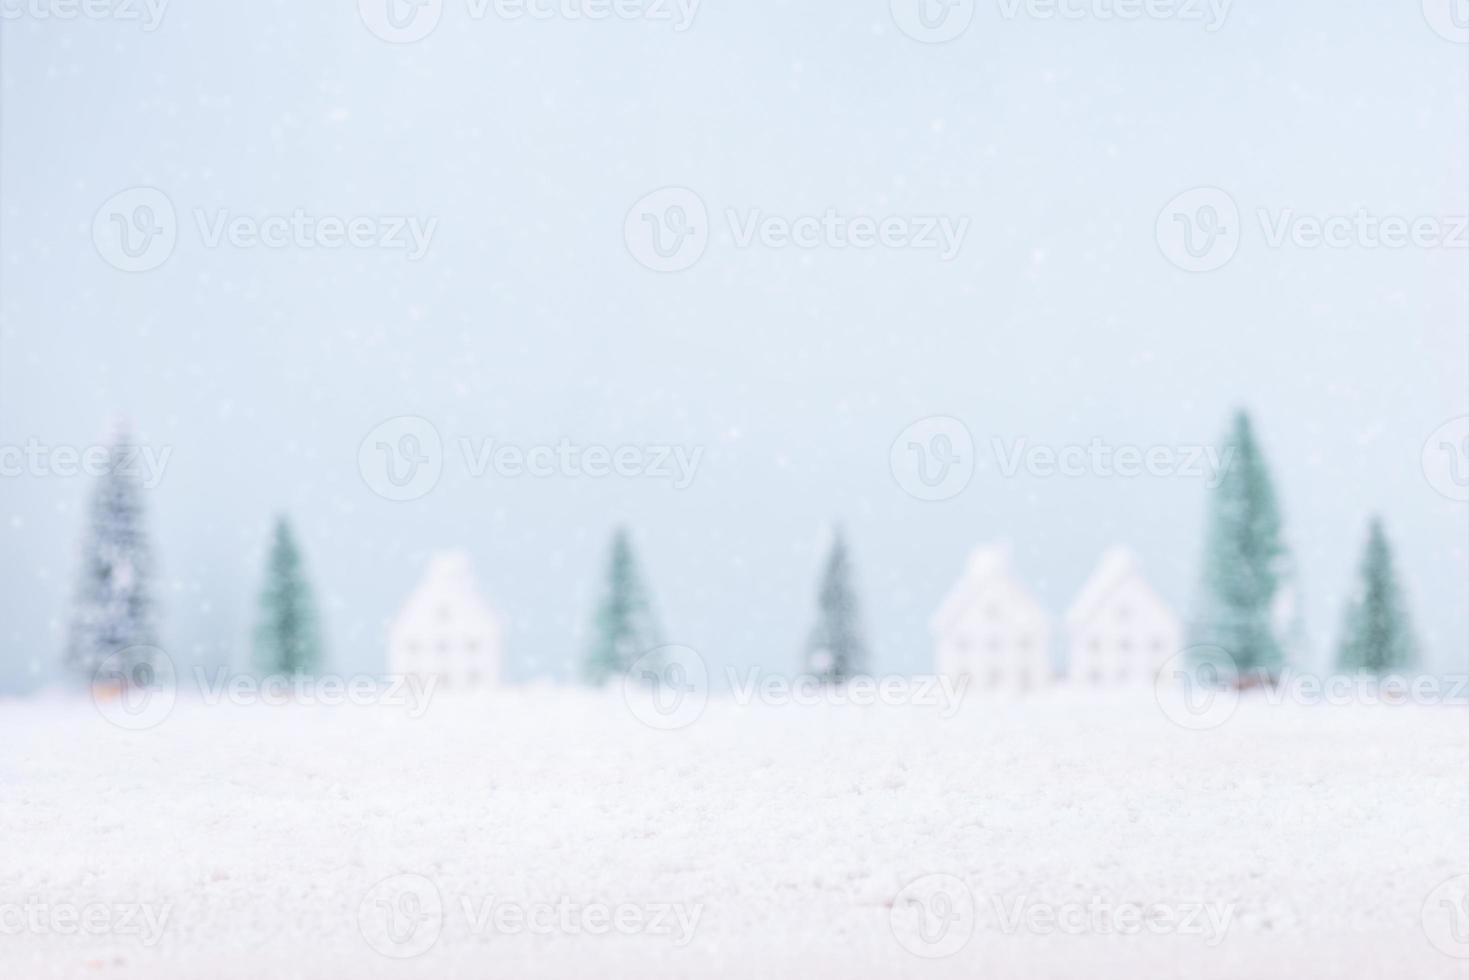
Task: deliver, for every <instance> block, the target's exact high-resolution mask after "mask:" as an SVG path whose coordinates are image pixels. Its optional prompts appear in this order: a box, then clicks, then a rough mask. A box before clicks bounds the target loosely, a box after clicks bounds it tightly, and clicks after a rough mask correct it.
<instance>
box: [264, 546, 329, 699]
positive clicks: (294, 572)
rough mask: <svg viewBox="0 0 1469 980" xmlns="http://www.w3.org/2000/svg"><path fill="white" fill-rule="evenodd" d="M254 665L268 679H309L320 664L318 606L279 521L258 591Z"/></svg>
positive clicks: (296, 552) (295, 548)
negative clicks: (263, 578)
mask: <svg viewBox="0 0 1469 980" xmlns="http://www.w3.org/2000/svg"><path fill="white" fill-rule="evenodd" d="M255 662H256V665H257V666H258V667H259V669H260V671H261V672H262V673H264V674H265V675H266V676H276V675H285V676H288V677H294V676H302V675H310V674H312V673H314V672H315V671H316V669H317V668H318V667H319V666H320V665H321V633H320V628H319V625H318V623H317V617H316V602H315V599H314V597H313V595H312V592H311V583H310V582H309V581H307V578H306V570H305V567H304V565H303V562H302V560H301V549H300V548H299V547H298V546H297V545H296V537H295V535H294V534H293V533H292V532H291V525H290V523H289V522H288V521H287V520H286V519H285V518H284V517H279V518H277V519H276V523H275V538H274V540H273V541H272V543H271V546H270V555H269V557H268V558H267V560H266V566H265V587H264V588H263V589H262V590H261V592H260V619H259V622H258V624H257V625H256V628H255Z"/></svg>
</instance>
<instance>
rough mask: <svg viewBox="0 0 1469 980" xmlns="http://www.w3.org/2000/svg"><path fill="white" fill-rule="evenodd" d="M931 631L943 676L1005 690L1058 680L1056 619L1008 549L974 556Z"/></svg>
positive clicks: (983, 551) (988, 550)
mask: <svg viewBox="0 0 1469 980" xmlns="http://www.w3.org/2000/svg"><path fill="white" fill-rule="evenodd" d="M931 629H932V631H933V637H934V646H935V654H934V660H935V666H936V669H937V670H938V672H939V673H940V674H944V675H948V676H951V677H961V676H964V675H968V676H969V677H970V678H971V683H972V684H973V686H974V687H975V688H991V689H1000V690H1026V689H1029V688H1034V687H1039V686H1042V685H1045V684H1048V683H1050V681H1051V679H1052V673H1053V672H1052V667H1051V657H1050V649H1051V646H1050V644H1051V624H1050V619H1049V617H1048V616H1047V615H1046V611H1045V609H1043V608H1042V607H1041V605H1040V603H1039V602H1037V601H1036V600H1035V598H1034V597H1032V596H1031V594H1030V593H1029V592H1028V591H1027V590H1026V589H1025V587H1024V586H1022V585H1021V584H1020V583H1019V581H1017V579H1016V578H1015V575H1014V573H1013V572H1012V571H1011V568H1010V552H1009V549H1008V548H1005V547H982V548H979V549H976V550H975V551H974V553H973V554H971V555H970V556H969V565H968V567H967V568H966V569H965V572H964V577H963V578H962V579H960V580H959V583H958V584H957V585H955V586H954V588H953V589H951V590H950V592H949V594H948V596H947V598H945V599H944V602H943V605H942V606H940V607H939V611H938V612H937V613H936V614H935V615H934V617H933V621H932V624H931Z"/></svg>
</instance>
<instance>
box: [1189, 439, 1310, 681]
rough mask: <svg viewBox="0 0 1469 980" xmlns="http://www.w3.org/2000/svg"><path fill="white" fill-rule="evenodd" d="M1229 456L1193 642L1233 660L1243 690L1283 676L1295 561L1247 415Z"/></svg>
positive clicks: (1218, 491) (1216, 501)
mask: <svg viewBox="0 0 1469 980" xmlns="http://www.w3.org/2000/svg"><path fill="white" fill-rule="evenodd" d="M1226 453H1227V455H1226V456H1225V457H1224V458H1225V464H1224V470H1223V472H1222V474H1221V475H1220V481H1219V484H1218V486H1217V487H1216V488H1215V490H1214V495H1213V499H1212V505H1211V512H1210V517H1209V528H1208V537H1207V543H1206V551H1205V558H1204V582H1203V584H1204V601H1203V604H1202V608H1201V610H1200V612H1199V615H1198V618H1197V619H1196V621H1195V623H1194V629H1193V642H1194V643H1195V644H1201V645H1208V646H1215V647H1219V648H1221V649H1223V650H1224V651H1225V652H1226V653H1228V654H1229V655H1230V657H1232V658H1233V662H1234V663H1233V666H1234V667H1236V668H1237V669H1238V671H1239V675H1240V677H1239V680H1240V681H1241V683H1252V682H1254V681H1266V680H1270V679H1273V678H1274V677H1276V676H1278V675H1279V673H1280V670H1281V667H1282V665H1283V664H1284V662H1285V654H1286V646H1287V643H1288V641H1289V640H1290V639H1291V634H1292V632H1293V628H1294V615H1295V613H1294V594H1293V582H1292V580H1291V578H1292V576H1291V565H1290V554H1289V552H1288V550H1287V548H1286V545H1285V542H1284V539H1283V535H1282V530H1281V518H1280V511H1279V508H1278V507H1277V504H1276V498H1275V489H1274V487H1273V486H1272V485H1271V481H1270V474H1269V471H1268V468H1267V466H1266V463H1265V458H1264V456H1263V454H1262V453H1261V450H1260V446H1259V443H1258V442H1257V441H1256V438H1255V433H1254V428H1253V426H1252V425H1251V424H1250V419H1249V416H1248V415H1246V414H1245V413H1244V412H1239V413H1238V414H1236V416H1235V418H1234V424H1233V427H1232V430H1231V432H1230V434H1229V436H1228V438H1227V439H1226ZM1206 659H1207V658H1206Z"/></svg>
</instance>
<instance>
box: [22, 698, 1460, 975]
mask: <svg viewBox="0 0 1469 980" xmlns="http://www.w3.org/2000/svg"><path fill="white" fill-rule="evenodd" d="M0 719H3V734H4V738H5V743H6V744H7V745H8V746H9V747H10V751H9V752H8V753H7V755H6V760H7V761H6V762H4V763H3V765H0V825H3V827H4V831H5V845H6V851H5V854H6V857H5V860H4V861H3V862H0V906H5V907H6V908H8V909H12V910H13V909H15V908H16V907H17V906H19V905H25V904H26V903H30V904H31V905H35V904H37V903H44V904H47V905H51V906H55V905H59V904H65V903H71V904H75V905H85V904H87V903H94V902H102V903H107V904H108V905H109V906H121V905H126V904H129V903H144V904H146V905H148V906H149V907H150V908H151V909H152V910H153V913H154V914H155V915H156V914H157V913H158V912H159V910H161V909H162V908H164V907H165V906H167V909H168V915H167V918H166V920H165V921H164V922H163V925H162V928H161V933H160V935H159V937H158V939H157V941H156V943H152V944H145V943H144V942H143V940H142V938H140V937H139V936H138V935H136V934H127V935H116V934H108V935H96V936H93V935H62V934H59V930H58V929H56V928H51V927H49V926H48V927H45V928H24V929H16V928H15V927H14V926H15V923H16V922H17V919H16V918H15V916H16V914H17V913H16V912H14V911H11V912H9V913H6V917H0V928H3V929H4V930H5V935H4V936H3V942H0V977H7V978H17V980H50V978H71V977H107V978H112V977H117V978H123V977H138V978H143V977H146V978H149V980H165V978H180V980H195V978H201V977H211V978H233V977H239V978H252V980H253V978H258V977H262V976H270V977H274V978H282V980H285V978H292V977H328V976H331V977H353V978H373V977H434V978H444V977H449V978H453V977H464V978H470V977H473V978H483V977H491V976H494V977H517V978H522V977H573V976H576V977H579V976H599V977H680V978H682V977H695V976H698V977H754V976H761V977H787V976H799V977H803V978H818V977H899V976H902V977H954V978H959V977H963V978H972V977H977V976H991V977H1056V978H1060V977H1074V976H1086V977H1089V978H1101V977H1128V978H1132V977H1168V976H1189V977H1218V978H1230V980H1234V978H1238V977H1246V976H1248V977H1267V978H1268V977H1280V978H1291V980H1296V978H1299V977H1304V976H1320V977H1387V976H1394V977H1409V976H1411V977H1415V978H1432V977H1449V976H1463V975H1464V974H1465V971H1466V970H1469V961H1466V960H1463V959H1456V958H1454V957H1453V956H1451V955H1448V954H1446V953H1445V952H1443V951H1441V950H1440V949H1438V948H1435V946H1434V944H1433V942H1432V941H1431V936H1430V934H1431V933H1433V932H1434V930H1435V929H1437V930H1438V933H1439V936H1440V940H1442V938H1443V933H1444V930H1443V928H1442V925H1443V924H1442V923H1437V924H1435V923H1432V922H1427V923H1426V920H1425V916H1426V915H1428V914H1430V913H1431V912H1432V909H1430V908H1428V907H1426V905H1425V903H1428V905H1429V906H1432V905H1433V903H1430V902H1429V899H1430V895H1431V894H1432V893H1434V889H1435V888H1436V887H1437V886H1439V885H1440V883H1442V882H1444V881H1446V880H1448V879H1451V878H1454V877H1455V876H1457V875H1461V874H1466V873H1469V836H1466V835H1465V833H1464V820H1463V817H1464V814H1465V813H1469V780H1466V779H1465V775H1464V774H1465V770H1466V754H1469V727H1466V725H1465V720H1466V719H1465V714H1464V710H1463V709H1462V708H1453V707H1426V706H1413V707H1385V706H1354V707H1330V706H1303V705H1271V704H1267V703H1265V702H1264V701H1263V700H1261V699H1260V698H1259V697H1256V696H1251V697H1249V698H1248V699H1247V700H1246V701H1245V702H1244V703H1242V704H1241V705H1240V706H1239V709H1238V711H1237V712H1236V713H1235V714H1234V716H1233V717H1232V718H1230V719H1229V720H1228V721H1227V722H1226V723H1225V724H1223V725H1221V726H1219V727H1218V728H1216V729H1213V730H1208V731H1190V730H1185V729H1184V728H1181V727H1179V726H1177V725H1175V724H1173V723H1172V722H1171V721H1170V720H1169V718H1168V717H1167V716H1166V715H1165V713H1164V712H1163V711H1161V710H1160V709H1159V707H1158V704H1157V703H1156V702H1155V700H1154V699H1153V696H1152V694H1151V692H1141V693H1136V694H1123V693H1113V694H1100V693H1091V694H1087V695H1086V696H1084V697H1083V696H1082V695H1080V694H1079V693H1077V692H1074V691H1066V690H1053V691H1048V692H1043V693H1040V694H1036V695H1034V696H1031V697H1028V698H1014V699H1004V698H1000V697H998V696H996V697H975V696H971V697H970V698H968V699H967V700H966V701H965V703H964V704H963V706H962V707H961V708H960V710H959V711H958V712H957V713H955V714H953V715H952V716H950V717H945V712H943V711H941V710H939V709H936V708H928V707H915V706H912V705H909V706H903V707H894V706H886V707H884V706H873V707H862V708H859V707H852V706H832V705H824V704H823V705H815V706H811V705H807V706H790V705H786V706H781V705H772V704H755V705H740V704H736V703H734V702H733V701H731V700H730V699H728V698H727V697H726V698H717V697H716V698H714V699H713V700H711V701H710V703H709V704H708V707H707V709H706V710H705V711H704V712H703V715H702V717H700V718H699V719H698V720H697V721H696V722H694V723H693V724H691V725H689V726H688V727H686V728H683V729H680V730H674V731H663V730H657V729H655V728H653V727H650V726H648V725H645V724H643V723H642V722H641V721H640V720H639V718H638V717H637V715H636V714H635V713H634V712H632V711H630V710H629V709H628V706H627V704H626V703H625V702H624V699H623V697H622V695H621V693H620V692H618V691H617V690H616V689H612V690H609V691H607V692H605V693H586V692H572V691H562V690H554V689H523V690H507V691H499V692H493V693H485V694H482V695H479V694H476V695H467V694H465V695H457V696H447V695H440V696H438V697H436V698H435V699H434V700H433V702H432V704H431V706H430V707H429V710H428V711H427V712H426V713H424V714H422V715H421V716H420V717H413V716H412V714H411V712H409V711H408V710H406V709H405V708H403V707H401V706H383V705H375V706H370V707H361V706H359V707H324V706H307V705H299V704H292V705H287V706H261V705H229V704H219V705H206V704H203V703H200V702H199V701H198V700H197V699H195V700H192V701H191V700H187V699H181V700H180V701H179V703H178V704H177V706H176V707H175V708H174V710H173V712H172V714H171V715H169V716H168V717H167V719H166V720H164V721H163V722H162V723H161V724H159V725H157V726H156V727H154V728H151V729H149V730H146V731H127V730H123V729H121V728H119V727H117V726H115V725H113V724H111V723H110V722H109V721H107V720H106V719H105V718H104V717H102V716H101V714H99V712H98V711H97V710H96V709H95V708H94V706H93V705H92V704H91V702H89V701H86V700H81V701H75V702H69V701H61V700H57V699H51V700H46V699H40V700H33V701H14V702H4V703H0ZM398 875H413V876H422V877H423V878H425V879H428V880H429V881H430V882H432V886H431V887H432V888H433V889H435V890H436V891H437V893H438V896H439V899H440V901H441V909H440V912H439V917H438V920H437V923H436V925H435V932H434V935H433V942H432V945H431V946H430V947H429V948H427V949H425V950H423V951H422V952H420V953H419V955H415V956H412V957H407V958H398V957H396V956H392V955H383V954H382V953H380V952H379V951H378V950H377V949H375V948H374V943H373V941H372V939H371V938H370V937H369V935H368V933H370V932H371V929H372V928H374V927H373V926H372V925H371V923H368V924H367V926H366V927H364V922H366V919H364V918H363V915H362V914H361V911H362V909H363V908H364V906H366V907H368V908H369V910H370V909H371V906H372V901H370V898H371V893H372V892H373V889H374V888H375V886H377V885H378V883H379V882H381V881H383V880H384V879H385V878H392V877H393V876H398ZM926 875H950V876H954V877H955V878H957V879H959V880H960V881H961V882H962V885H963V886H964V887H966V888H967V889H968V890H969V891H970V892H971V893H972V895H973V897H974V905H975V909H976V912H975V915H976V921H975V923H974V925H973V932H972V935H971V936H969V938H968V939H967V941H966V942H964V943H963V945H962V947H961V948H959V949H957V950H956V951H954V952H953V953H952V954H951V955H948V956H946V957H943V958H931V957H929V956H925V955H915V953H913V952H910V951H909V949H908V948H905V945H904V942H903V941H901V939H900V936H899V935H898V933H896V932H895V930H894V921H895V919H901V917H902V915H903V914H905V913H904V910H903V907H902V905H901V903H900V904H899V908H898V909H897V910H895V909H894V907H893V906H894V902H895V900H896V899H897V898H898V896H899V894H900V893H901V892H903V891H904V889H905V887H906V886H908V884H909V883H910V882H912V881H914V880H915V879H919V878H921V877H922V876H926ZM411 880H413V881H417V880H419V879H417V878H414V879H411ZM945 880H946V879H945ZM491 898H493V900H494V901H496V902H513V903H519V904H520V905H522V906H528V905H530V904H532V903H535V902H547V903H556V902H562V903H579V904H581V905H585V904H587V903H599V902H600V903H604V904H606V905H608V906H614V907H615V906H618V905H638V906H640V907H646V908H653V907H661V906H672V905H680V906H682V907H683V909H684V910H685V911H688V910H690V909H694V908H697V909H698V918H697V923H696V925H695V927H694V929H693V933H692V936H691V937H684V936H681V934H680V933H679V932H678V930H677V928H675V929H674V930H673V931H672V932H671V933H669V932H665V933H664V934H638V935H622V934H616V933H613V934H608V935H587V934H564V933H557V932H552V933H549V934H529V933H528V932H521V933H519V934H511V933H510V932H508V931H496V930H495V929H493V928H490V929H483V930H481V931H479V932H476V931H475V929H474V927H473V920H472V918H471V917H469V916H467V915H466V913H465V911H464V908H465V907H464V904H463V903H464V901H465V900H466V899H467V900H468V901H469V903H470V907H471V908H479V907H482V903H483V902H485V901H487V900H489V899H491ZM992 898H999V899H1001V900H1002V901H1001V902H1000V904H999V905H998V906H997V905H996V904H995V903H994V902H993V901H992ZM1022 898H1023V899H1024V901H1025V902H1026V903H1049V904H1051V905H1065V904H1066V903H1075V902H1088V901H1099V902H1110V903H1114V904H1115V903H1124V902H1132V903H1139V904H1141V905H1152V904H1156V903H1163V904H1170V903H1171V904H1173V905H1184V904H1187V903H1191V902H1193V903H1197V902H1214V903H1227V904H1228V905H1229V906H1231V908H1232V913H1231V914H1232V919H1231V922H1230V925H1229V928H1228V931H1227V932H1226V933H1225V934H1224V935H1223V936H1222V938H1220V937H1211V936H1209V935H1198V934H1188V935H1175V934H1167V935H1161V934H1149V933H1143V934H1140V935H1126V936H1119V935H1096V934H1087V933H1085V932H1083V933H1081V934H1069V933H1068V934H1049V935H1046V934H1040V933H1038V932H1037V931H1034V930H1028V929H1025V928H1021V929H1017V930H1014V931H1011V932H1006V931H1005V930H1004V929H1003V928H1001V925H1000V918H1001V917H1000V916H999V915H997V914H996V908H1000V909H1001V910H1004V909H1008V908H1010V907H1011V904H1012V903H1014V902H1016V901H1017V900H1020V899H1022ZM395 900H396V899H395ZM411 910H412V908H411V907H410V911H411ZM367 918H369V919H370V918H371V915H370V914H369V915H368V917H367ZM900 931H901V930H900ZM685 938H686V939H687V941H686V942H684V944H683V945H679V943H680V941H681V940H682V939H685ZM378 939H379V942H378V945H381V942H380V939H381V937H378ZM908 939H909V941H910V943H911V936H909V937H908ZM1216 940H1217V941H1216ZM1456 951H1458V952H1460V953H1462V954H1463V955H1469V947H1465V948H1463V949H1459V950H1456Z"/></svg>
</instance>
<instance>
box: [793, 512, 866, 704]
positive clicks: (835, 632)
mask: <svg viewBox="0 0 1469 980" xmlns="http://www.w3.org/2000/svg"><path fill="white" fill-rule="evenodd" d="M806 671H807V673H809V674H811V675H813V676H815V677H816V678H818V679H819V680H821V681H822V682H823V683H826V684H840V683H843V682H844V681H847V680H850V679H851V678H852V677H855V676H857V675H859V674H864V673H866V672H867V645H866V643H865V641H864V640H863V638H862V629H861V622H860V617H859V615H858V604H857V593H856V590H855V589H854V588H853V587H852V562H851V558H850V556H849V555H848V553H847V542H846V540H845V539H844V538H843V537H842V532H841V531H840V530H837V532H836V534H835V537H834V539H833V541H832V545H831V551H830V552H829V553H828V555H827V559H826V566H825V568H824V570H823V572H822V576H821V587H820V590H819V591H818V592H817V596H816V625H815V626H814V627H813V628H812V630H811V637H810V639H809V640H808V641H807V644H806Z"/></svg>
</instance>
